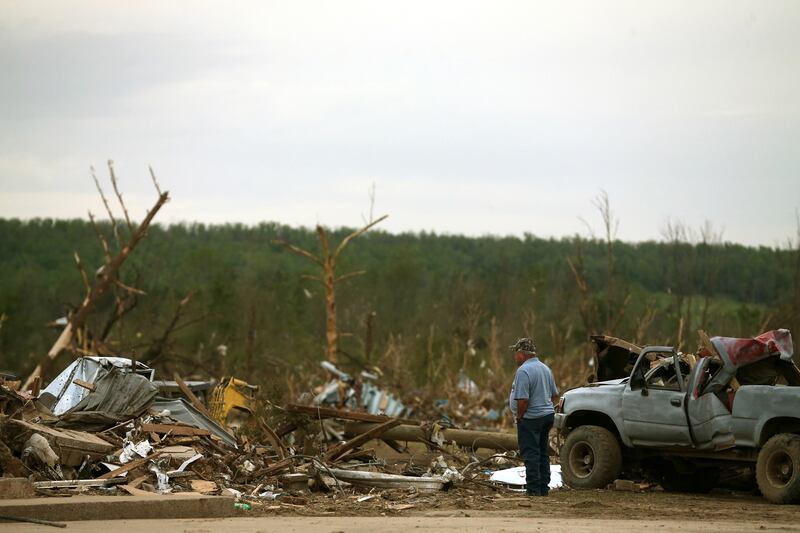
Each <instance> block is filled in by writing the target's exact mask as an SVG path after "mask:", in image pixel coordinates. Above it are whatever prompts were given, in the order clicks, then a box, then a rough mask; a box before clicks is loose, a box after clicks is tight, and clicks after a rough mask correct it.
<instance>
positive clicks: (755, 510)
mask: <svg viewBox="0 0 800 533" xmlns="http://www.w3.org/2000/svg"><path fill="white" fill-rule="evenodd" d="M373 494H375V497H374V498H372V499H370V500H368V501H364V502H359V501H358V498H362V497H363V496H364V495H365V494H356V495H353V494H348V495H345V496H343V497H341V496H334V495H320V494H314V495H310V496H308V497H307V500H306V502H305V504H303V505H297V504H287V503H278V502H269V503H263V504H260V503H257V504H255V505H254V506H253V509H251V510H250V511H248V512H247V513H249V514H250V515H252V516H426V517H437V516H441V517H469V516H478V515H480V516H503V517H520V518H526V517H532V516H536V517H547V518H570V519H577V518H581V519H583V518H587V519H609V520H652V519H659V520H680V521H682V522H684V523H693V522H696V521H711V520H719V521H731V520H732V521H737V522H751V523H764V524H785V523H793V524H797V527H798V528H800V506H797V505H775V504H772V503H769V502H767V501H765V500H764V499H763V498H761V497H760V496H758V495H755V494H744V493H731V492H719V493H712V494H711V495H689V494H673V493H666V492H663V491H660V490H659V491H653V492H642V493H633V492H622V491H613V490H593V491H578V490H570V489H559V490H554V491H551V493H550V496H548V497H544V498H530V497H527V496H524V495H520V494H519V493H515V492H511V491H509V490H500V491H495V490H492V489H489V488H488V487H482V486H476V488H474V489H472V488H465V487H462V488H456V489H453V490H451V491H449V492H446V493H437V494H424V493H419V494H413V493H407V492H403V491H376V492H374V493H373Z"/></svg>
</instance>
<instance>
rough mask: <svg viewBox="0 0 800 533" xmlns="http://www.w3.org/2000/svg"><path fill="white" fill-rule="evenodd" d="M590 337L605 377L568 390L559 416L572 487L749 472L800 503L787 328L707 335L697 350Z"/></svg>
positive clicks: (798, 410)
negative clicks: (749, 335)
mask: <svg viewBox="0 0 800 533" xmlns="http://www.w3.org/2000/svg"><path fill="white" fill-rule="evenodd" d="M592 340H593V341H594V342H595V345H596V346H597V352H598V376H599V378H600V379H603V380H604V381H601V382H598V383H592V384H590V385H588V386H586V387H581V388H577V389H573V390H570V391H568V392H566V393H565V394H564V396H563V398H562V400H561V402H560V403H559V405H558V407H557V409H556V415H555V416H556V418H555V428H556V429H557V430H558V431H559V433H560V435H561V436H562V437H564V439H565V440H564V444H563V445H562V446H561V452H560V456H561V469H562V475H563V479H564V481H565V482H566V483H567V484H568V485H569V486H571V487H574V488H604V487H605V486H606V485H608V484H609V483H611V482H613V481H614V480H615V479H617V478H629V479H647V480H650V481H656V482H658V483H660V484H661V486H662V487H663V488H664V489H665V490H670V491H686V492H707V491H709V490H711V489H712V488H714V487H716V486H721V485H726V484H732V483H734V482H736V483H737V484H738V486H742V484H743V483H744V484H745V485H747V484H749V485H750V486H752V484H753V480H754V478H755V481H756V482H757V484H758V488H759V489H760V490H761V493H762V494H763V495H764V497H765V498H766V499H768V500H770V501H772V502H775V503H793V502H800V370H798V367H797V365H796V364H795V363H794V362H793V361H792V353H793V348H792V337H791V333H790V332H789V331H788V330H785V329H779V330H774V331H769V332H767V333H763V334H762V335H759V336H758V337H755V338H753V339H737V338H728V337H714V338H712V339H710V340H709V339H708V338H707V337H705V342H704V343H703V344H704V346H703V347H702V349H700V350H699V352H698V354H697V355H696V356H695V355H691V354H683V353H679V352H676V351H675V349H674V348H671V347H667V346H648V347H645V348H640V347H638V346H636V345H633V344H630V343H628V342H625V341H622V340H619V339H616V338H614V337H607V336H596V337H593V338H592Z"/></svg>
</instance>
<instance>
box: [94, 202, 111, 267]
mask: <svg viewBox="0 0 800 533" xmlns="http://www.w3.org/2000/svg"><path fill="white" fill-rule="evenodd" d="M89 222H90V223H91V225H92V229H94V232H95V233H96V234H97V238H98V239H100V245H101V246H102V247H103V255H104V256H105V258H106V264H108V263H110V262H111V250H109V248H108V241H107V240H106V238H105V237H104V236H103V234H102V233H101V232H100V228H98V227H97V224H96V223H95V221H94V215H93V214H92V212H91V211H89Z"/></svg>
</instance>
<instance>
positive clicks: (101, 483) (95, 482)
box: [33, 479, 125, 489]
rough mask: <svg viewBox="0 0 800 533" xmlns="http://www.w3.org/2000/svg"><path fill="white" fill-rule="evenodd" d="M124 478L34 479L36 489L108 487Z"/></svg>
mask: <svg viewBox="0 0 800 533" xmlns="http://www.w3.org/2000/svg"><path fill="white" fill-rule="evenodd" d="M124 482H125V480H124V479H67V480H59V481H34V482H33V487H34V488H36V489H71V488H77V487H108V486H109V485H119V484H120V483H124Z"/></svg>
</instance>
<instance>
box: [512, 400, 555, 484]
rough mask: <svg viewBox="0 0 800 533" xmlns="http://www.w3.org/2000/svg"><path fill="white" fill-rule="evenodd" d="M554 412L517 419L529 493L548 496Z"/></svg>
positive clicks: (518, 440) (518, 436)
mask: <svg viewBox="0 0 800 533" xmlns="http://www.w3.org/2000/svg"><path fill="white" fill-rule="evenodd" d="M553 418H554V415H553V414H549V415H545V416H542V417H539V418H523V419H522V420H518V421H517V443H518V444H519V452H520V454H521V455H522V458H523V459H524V460H525V481H526V483H527V485H526V488H527V492H528V494H531V495H537V496H547V493H548V491H549V487H548V485H550V458H549V457H548V453H547V452H548V449H549V442H548V435H549V434H550V428H552V427H553Z"/></svg>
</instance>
